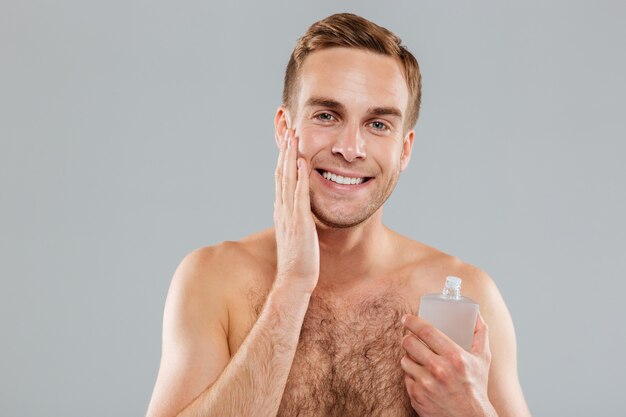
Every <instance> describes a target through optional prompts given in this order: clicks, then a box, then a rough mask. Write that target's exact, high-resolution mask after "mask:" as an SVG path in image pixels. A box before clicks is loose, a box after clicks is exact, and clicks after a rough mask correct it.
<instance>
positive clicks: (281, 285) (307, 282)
mask: <svg viewBox="0 0 626 417" xmlns="http://www.w3.org/2000/svg"><path fill="white" fill-rule="evenodd" d="M316 285H317V278H316V277H313V278H311V277H302V276H294V275H288V274H276V279H275V280H274V286H273V288H274V289H276V290H280V291H283V292H286V293H290V294H293V295H294V296H296V297H310V296H311V294H312V293H313V291H314V290H315V287H316Z"/></svg>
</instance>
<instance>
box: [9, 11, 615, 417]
mask: <svg viewBox="0 0 626 417" xmlns="http://www.w3.org/2000/svg"><path fill="white" fill-rule="evenodd" d="M470 3H471V4H470ZM505 3H506V4H505ZM339 11H352V12H356V13H359V14H362V15H363V16H365V17H367V18H369V19H372V20H374V21H375V22H377V23H379V24H381V25H383V26H386V27H388V28H390V29H391V30H393V31H395V32H396V33H397V34H398V35H399V36H401V37H402V38H403V40H404V42H405V43H406V44H407V45H408V46H409V48H410V49H411V50H412V51H413V52H414V53H415V55H416V56H417V57H418V59H419V61H420V64H421V67H422V71H423V75H424V93H423V110H422V114H421V118H420V121H419V122H418V125H417V128H416V143H415V151H414V157H413V160H412V162H411V165H410V167H409V169H408V170H407V171H405V173H404V174H403V176H402V177H401V180H400V183H399V185H398V188H397V189H396V192H395V194H394V195H393V196H392V198H391V199H390V200H389V202H388V203H387V206H386V212H385V219H386V223H387V224H388V225H389V226H390V227H392V228H394V229H396V230H398V231H400V232H402V233H404V234H406V235H408V236H411V237H413V238H415V239H417V240H420V241H424V242H426V243H429V244H432V245H434V246H436V247H439V248H441V249H443V250H445V251H447V252H449V253H452V254H455V255H457V256H459V257H461V258H463V259H464V260H466V261H468V262H470V263H473V264H476V265H478V266H480V267H482V268H483V269H485V270H486V271H487V272H489V273H490V274H491V275H492V276H493V278H494V279H495V281H496V283H497V284H498V286H499V288H500V290H501V292H502V294H503V296H504V298H505V300H506V301H507V303H508V305H509V308H510V310H511V314H512V316H513V319H514V321H515V324H516V329H517V336H518V344H519V371H520V378H521V382H522V386H523V388H524V391H525V394H526V398H527V401H528V403H529V406H530V408H531V410H532V411H533V413H534V414H535V415H537V416H542V415H543V416H588V415H594V416H598V415H618V414H622V413H624V412H625V411H624V409H625V408H624V405H623V377H624V372H625V370H626V366H625V359H624V354H623V353H624V351H626V337H625V334H624V325H623V318H624V317H625V315H624V311H623V310H624V309H623V301H621V300H623V292H624V291H625V290H626V286H625V284H624V272H623V271H624V270H625V269H626V268H625V267H626V265H625V259H626V257H625V256H624V254H623V252H624V249H626V222H625V221H624V218H623V215H624V213H625V212H626V187H625V186H624V182H625V181H624V180H625V179H626V175H625V174H626V169H625V167H624V163H623V154H624V152H625V151H626V146H625V145H624V138H625V137H626V127H625V126H624V121H623V120H624V117H623V116H624V111H625V105H624V97H625V96H626V82H625V80H624V74H625V73H626V57H625V52H624V51H625V49H626V48H625V44H624V40H625V39H626V25H625V24H624V22H625V21H626V3H624V2H618V1H614V2H609V1H599V2H598V1H594V2H592V1H589V2H572V1H567V2H565V1H563V2H554V1H553V2H548V1H532V2H529V1H524V2H517V4H508V2H497V1H493V2H456V3H448V2H426V1H419V2H415V1H406V2H389V3H385V4H383V3H382V2H379V1H372V2H349V1H344V2H341V3H337V4H333V3H328V2H319V1H317V2H308V3H307V4H304V3H303V4H293V3H291V2H284V3H283V2H279V1H263V2H249V3H248V4H237V3H234V2H233V3H230V4H229V5H226V4H221V5H219V6H217V5H214V4H209V2H206V1H204V2H202V1H181V2H168V3H165V2H161V1H147V0H146V1H136V0H133V1H120V0H113V1H106V2H105V1H99V2H96V1H85V0H80V1H79V0H75V1H70V0H65V1H56V2H51V1H32V0H13V1H9V0H0V139H1V142H0V203H1V206H0V210H1V212H0V213H1V216H0V245H1V246H0V278H1V280H2V281H1V289H0V331H1V333H2V339H1V343H0V414H1V415H3V416H44V415H45V416H85V415H89V416H92V417H97V416H113V415H116V416H138V415H143V413H144V412H145V410H146V407H147V404H148V401H149V398H150V394H151V391H152V388H153V384H154V380H155V377H156V373H157V368H158V361H159V356H160V331H161V318H162V311H163V304H164V301H165V296H166V292H167V288H168V285H169V281H170V278H171V276H172V274H173V272H174V270H175V268H176V266H177V264H178V262H179V261H180V260H181V259H182V258H183V256H184V255H185V254H186V253H188V252H190V251H191V250H193V249H195V248H197V247H200V246H205V245H210V244H215V243H218V242H220V241H222V240H236V239H239V238H240V237H243V236H245V235H246V234H248V233H251V232H253V231H256V230H259V229H262V228H265V227H269V226H271V224H272V201H273V186H272V181H273V179H272V175H273V170H274V164H275V158H276V148H275V145H274V142H273V123H272V122H273V115H274V112H275V109H276V106H277V105H278V104H279V103H280V93H281V87H282V76H283V69H284V66H285V64H286V63H287V59H288V56H289V53H290V52H291V49H292V47H293V45H294V44H295V41H296V39H297V38H298V37H299V36H300V35H301V34H302V33H304V31H305V30H306V28H307V27H308V25H309V24H311V23H313V22H314V21H316V20H318V19H320V18H323V17H325V16H327V15H329V14H331V13H334V12H339Z"/></svg>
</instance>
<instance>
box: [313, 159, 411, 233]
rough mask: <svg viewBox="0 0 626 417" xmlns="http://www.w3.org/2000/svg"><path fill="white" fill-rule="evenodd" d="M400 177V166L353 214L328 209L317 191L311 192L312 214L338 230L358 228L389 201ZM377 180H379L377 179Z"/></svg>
mask: <svg viewBox="0 0 626 417" xmlns="http://www.w3.org/2000/svg"><path fill="white" fill-rule="evenodd" d="M399 177H400V166H399V165H398V167H397V168H396V169H395V171H394V173H393V175H392V176H391V177H389V179H388V180H387V182H386V184H385V185H384V186H383V187H380V188H379V189H378V190H376V192H375V194H374V195H373V196H372V198H371V199H370V200H369V201H368V202H367V203H366V204H364V205H363V206H362V207H359V208H358V209H356V210H352V212H346V211H345V210H342V208H341V207H327V206H325V205H324V204H323V203H322V202H321V201H319V198H317V195H316V193H315V191H313V190H309V193H310V196H311V212H312V213H313V215H314V216H315V218H316V219H317V220H319V221H320V222H321V223H322V224H324V225H325V226H328V227H331V228H336V229H347V228H350V227H355V226H358V225H359V224H361V223H363V222H365V221H366V220H367V219H369V218H370V217H372V215H373V214H374V213H376V211H377V210H378V209H379V208H380V207H381V206H382V205H383V204H384V203H385V201H387V199H388V198H389V196H390V195H391V193H392V192H393V190H394V188H395V187H396V184H397V183H398V179H399ZM375 180H378V178H376V179H375Z"/></svg>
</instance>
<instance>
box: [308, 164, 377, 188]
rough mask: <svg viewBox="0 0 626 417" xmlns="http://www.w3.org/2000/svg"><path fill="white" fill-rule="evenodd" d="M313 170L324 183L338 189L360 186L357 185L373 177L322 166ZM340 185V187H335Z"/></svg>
mask: <svg viewBox="0 0 626 417" xmlns="http://www.w3.org/2000/svg"><path fill="white" fill-rule="evenodd" d="M315 171H316V172H317V173H318V174H319V176H320V177H322V178H323V179H324V181H323V182H324V183H326V184H327V185H332V186H333V188H339V189H354V188H362V187H358V186H359V185H362V184H364V183H366V182H368V181H369V180H371V179H373V177H369V176H366V175H363V174H361V173H355V172H345V171H340V170H327V169H322V168H316V169H315ZM337 186H341V187H337Z"/></svg>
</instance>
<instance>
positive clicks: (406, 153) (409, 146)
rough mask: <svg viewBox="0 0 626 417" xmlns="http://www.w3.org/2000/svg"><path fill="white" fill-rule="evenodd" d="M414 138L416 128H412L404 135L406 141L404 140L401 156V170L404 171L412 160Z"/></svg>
mask: <svg viewBox="0 0 626 417" xmlns="http://www.w3.org/2000/svg"><path fill="white" fill-rule="evenodd" d="M414 138H415V131H414V130H411V131H410V132H409V133H407V134H406V136H405V137H404V141H403V142H402V155H401V156H400V171H404V169H405V168H406V167H407V166H408V165H409V161H410V160H411V151H412V150H413V139H414Z"/></svg>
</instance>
